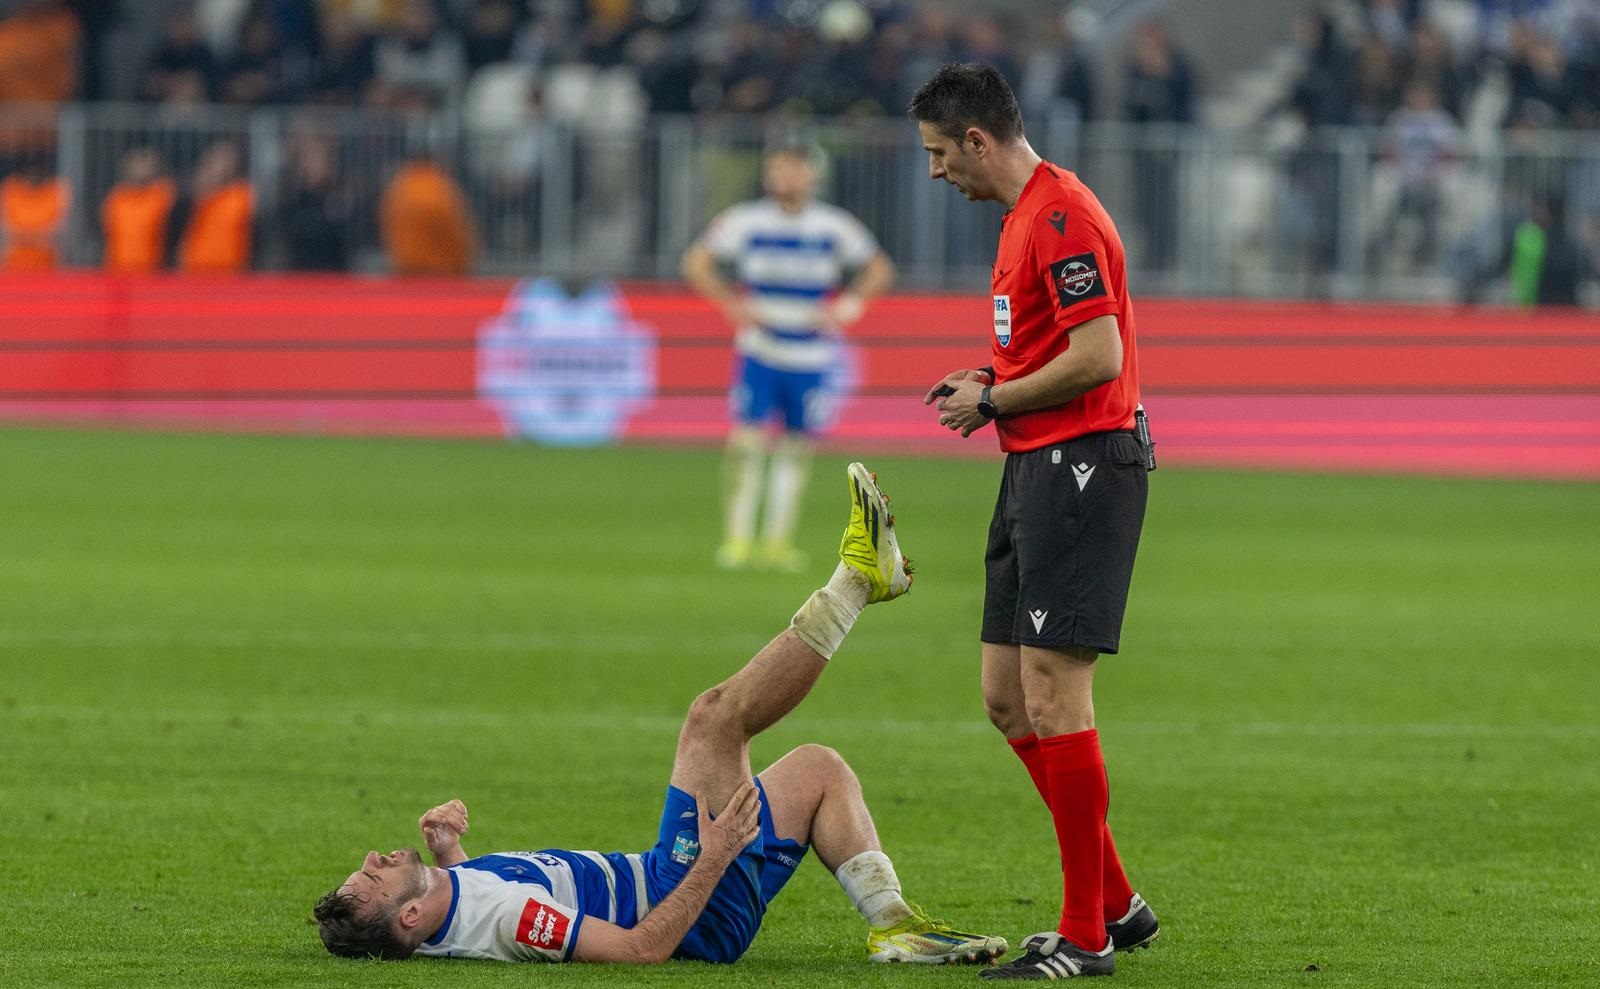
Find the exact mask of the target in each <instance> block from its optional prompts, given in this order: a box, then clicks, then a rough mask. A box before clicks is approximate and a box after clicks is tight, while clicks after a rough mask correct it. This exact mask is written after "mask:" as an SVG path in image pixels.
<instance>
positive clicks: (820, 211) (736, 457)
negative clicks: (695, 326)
mask: <svg viewBox="0 0 1600 989" xmlns="http://www.w3.org/2000/svg"><path fill="white" fill-rule="evenodd" d="M762 185H763V188H765V190H766V193H767V197H766V198H765V199H759V200H755V201H753V202H748V203H741V204H739V205H737V206H733V207H731V208H729V209H727V210H726V211H724V212H723V213H722V214H721V215H720V216H718V217H717V218H716V219H715V220H713V221H712V223H711V226H710V227H708V228H707V229H706V232H705V234H704V235H703V236H702V237H701V238H700V239H699V240H698V241H696V242H695V243H694V244H693V245H691V246H690V248H689V250H688V252H687V253H685V254H684V257H683V275H684V278H686V279H687V280H688V282H689V284H690V285H692V286H693V287H694V289H695V291H697V292H699V293H700V294H701V295H703V296H705V297H706V298H708V299H710V300H711V301H713V302H715V303H717V305H719V306H721V307H722V311H723V313H725V314H726V315H727V317H728V322H730V323H732V324H733V326H734V328H735V330H736V331H737V333H738V335H737V337H736V338H735V342H734V347H735V349H736V350H737V352H738V364H737V368H736V371H735V374H734V382H733V395H732V403H733V414H734V427H733V431H732V432H731V433H730V434H729V436H728V448H727V455H726V458H725V460H724V465H723V527H722V546H721V548H720V549H718V550H717V564H718V565H719V566H722V567H724V568H727V569H730V570H735V569H742V568H744V567H746V566H750V565H752V564H753V565H757V566H764V567H771V568H774V569H779V570H790V571H793V570H799V569H800V568H802V567H804V566H805V562H806V558H805V555H804V554H802V553H801V552H800V551H799V550H797V549H795V547H794V532H795V527H796V525H797V524H798V521H799V513H800V500H801V496H802V495H803V494H804V493H805V485H806V480H807V474H808V473H809V471H810V467H811V453H812V449H813V446H814V437H815V436H816V435H817V433H818V432H819V431H820V430H821V429H822V428H823V427H824V426H825V425H826V424H827V422H828V420H829V418H830V409H829V408H828V402H829V397H830V396H829V381H828V376H829V374H830V372H831V371H833V370H834V369H835V368H836V367H837V365H838V361H839V341H838V335H839V333H840V331H841V330H842V329H843V328H844V327H846V326H848V325H850V324H851V323H854V322H855V321H856V320H858V319H860V318H861V314H862V313H863V312H864V311H865V308H866V304H867V302H868V301H869V300H870V299H872V298H873V297H874V296H876V295H878V294H879V293H881V292H883V291H884V290H885V289H887V288H888V287H889V283H890V282H891V281H893V280H894V264H893V263H892V262H891V261H890V260H889V257H888V255H887V254H885V253H884V252H883V250H882V249H881V248H879V246H878V242H877V240H876V239H875V238H874V237H873V236H872V234H871V233H870V232H869V231H868V230H867V228H866V227H864V226H862V224H861V221H859V220H857V219H856V218H855V217H853V216H851V215H850V214H849V213H846V212H845V211H844V210H842V209H839V208H838V207H836V206H830V205H828V204H827V203H820V202H817V201H815V199H814V198H813V196H814V195H815V193H816V186H817V173H816V169H815V168H814V167H813V166H812V164H811V160H810V158H808V157H807V156H806V154H805V152H804V151H801V150H798V149H794V148H786V149H783V150H780V151H777V152H774V153H773V154H771V155H768V156H767V159H766V162H765V163H764V165H763V171H762ZM720 265H727V266H730V267H732V269H733V275H734V277H733V280H732V281H730V280H729V279H727V278H725V277H724V276H723V274H722V272H721V271H720V269H719V266H720ZM850 271H854V272H855V277H854V278H853V279H852V280H850V281H849V282H848V283H847V282H846V281H845V279H846V275H847V273H849V272H850ZM777 417H781V418H782V420H783V435H782V437H781V438H780V439H779V440H778V441H777V444H776V446H774V447H773V448H772V449H771V460H772V462H771V467H770V469H769V471H768V476H767V502H766V512H765V518H764V520H763V521H764V525H763V527H762V531H761V542H760V544H759V546H758V545H757V543H756V509H757V506H758V503H759V502H760V500H761V477H762V467H763V465H764V462H765V461H766V460H767V454H768V438H767V434H766V424H767V422H768V420H769V419H773V418H777Z"/></svg>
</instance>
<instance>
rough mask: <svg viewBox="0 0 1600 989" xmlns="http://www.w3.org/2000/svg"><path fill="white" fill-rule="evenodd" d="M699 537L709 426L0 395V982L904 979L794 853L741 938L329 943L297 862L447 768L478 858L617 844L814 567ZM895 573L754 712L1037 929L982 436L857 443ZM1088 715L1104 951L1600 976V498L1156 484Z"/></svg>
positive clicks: (1182, 960) (955, 876)
mask: <svg viewBox="0 0 1600 989" xmlns="http://www.w3.org/2000/svg"><path fill="white" fill-rule="evenodd" d="M843 464H844V461H843V460H842V459H840V458H837V457H824V458H821V459H820V460H819V462H818V466H817V478H818V480H817V483H816V484H814V485H813V487H812V489H811V492H810V494H809V497H808V501H807V504H806V510H805V528H804V533H803V536H804V539H803V543H804V545H805V546H807V547H809V548H811V549H813V550H814V552H815V556H814V560H815V562H814V563H813V566H812V568H811V572H809V573H807V574H804V575H798V576H772V575H738V576H735V575H728V574H723V573H718V572H716V571H715V570H713V569H712V568H711V566H710V560H711V553H712V549H713V546H714V542H715V538H716V533H717V509H716V506H715V500H716V490H717V483H716V472H717V458H716V455H715V454H714V453H711V452H708V451H698V452H686V451H668V450H655V449H623V450H608V451H598V452H559V451H550V450H543V449H538V448H533V447H527V446H510V445H499V444H478V443H433V442H402V441H387V440H349V439H302V438H270V437H238V436H232V437H219V436H172V435H158V434H139V433H103V432H98V433H97V432H74V431H42V430H11V431H7V432H4V433H0V813H3V815H4V832H5V837H4V838H3V839H0V848H3V852H0V894H3V895H0V911H3V919H0V985H4V986H15V987H18V989H32V987H40V986H75V987H76V986H83V987H95V986H105V987H117V989H137V987H144V986H184V987H220V986H229V987H234V986H298V985H306V986H311V985H315V986H339V987H342V986H375V987H376V986H383V987H397V986H400V987H403V986H448V987H463V989H474V987H484V986H512V985H516V986H525V985H529V984H532V983H534V982H535V981H549V982H551V983H554V984H560V985H582V986H631V985H673V986H682V985H693V986H730V987H746V986H749V987H755V986H762V987H765V986H778V985H781V986H785V987H807V986H845V985H850V986H854V985H870V986H916V987H925V986H931V985H940V986H945V985H950V986H953V985H972V984H973V983H974V980H975V978H976V973H975V972H974V971H973V970H971V969H958V968H948V969H938V970H910V969H907V968H880V967H876V966H868V965H867V964H866V963H865V962H864V961H863V960H862V959H861V954H862V945H863V936H862V935H863V928H862V926H861V924H860V922H859V921H858V920H857V919H856V917H855V915H854V912H853V911H852V910H851V908H850V906H849V904H848V902H847V901H846V900H845V899H844V897H843V895H842V894H841V893H839V891H838V889H837V885H836V884H835V883H834V881H833V880H832V878H831V877H830V876H828V875H826V874H825V872H824V870H822V869H821V868H820V867H818V866H817V865H816V864H815V861H814V859H813V860H811V861H809V862H808V863H807V865H805V866H804V867H803V868H802V870H801V872H800V873H799V875H797V876H796V878H795V880H794V881H793V883H792V884H791V885H790V887H789V889H788V890H787V891H786V892H785V893H784V895H783V896H781V897H780V898H779V900H778V901H777V902H776V904H775V905H774V908H773V910H772V911H771V913H769V915H768V919H767V923H766V924H765V926H764V928H763V930H762V933H761V935H760V936H759V937H758V938H757V940H756V943H755V945H754V947H753V948H752V950H751V951H750V953H749V954H748V955H747V956H746V957H745V959H744V960H742V961H741V962H740V963H739V964H737V965H734V966H728V967H711V966H705V965H690V964H683V963H674V964H672V965H668V966H664V967H660V968H656V969H648V970H646V969H637V968H606V967H586V966H563V967H549V968H539V969H535V968H532V967H528V966H501V965H495V964H483V963H462V962H456V963H452V962H436V961H428V960H418V961H413V962H408V963H404V964H398V965H394V964H379V963H356V962H347V961H340V960H335V959H331V958H329V957H327V956H326V955H325V954H324V953H323V951H322V949H321V946H320V944H319V943H318V942H317V940H316V936H315V931H314V930H313V929H312V928H310V927H308V926H307V925H306V919H307V917H308V916H309V913H310V905H311V902H312V901H313V900H314V899H315V898H316V897H317V896H318V895H319V894H321V893H322V892H324V891H325V890H327V889H328V888H330V887H331V886H332V885H333V884H334V883H335V882H336V881H337V880H338V879H339V878H340V877H342V876H344V875H345V874H346V873H347V872H348V871H350V869H351V868H353V867H354V865H355V863H356V862H357V861H358V859H359V857H360V856H361V855H362V854H363V853H364V852H365V851H366V850H367V849H368V848H379V849H385V850H386V849H388V848H391V847H395V846H402V845H414V844H418V843H419V842H418V839H417V837H416V832H415V821H416V818H417V816H418V814H420V813H421V811H422V810H423V809H425V808H426V807H428V806H429V805H431V804H434V803H437V802H440V801H443V800H445V799H448V798H450V797H460V798H462V799H463V800H465V801H466V803H467V805H468V807H469V808H471V811H472V822H473V830H472V833H471V835H470V836H469V840H468V842H467V848H468V851H469V852H487V851H494V850H503V849H507V848H541V847H552V846H553V847H577V848H599V849H623V850H633V849H638V848H642V847H644V846H645V845H646V844H647V843H648V841H649V840H650V838H651V837H652V835H653V829H654V824H655V819H656V815H657V813H658V811H659V807H660V798H661V793H662V788H663V787H664V785H665V782H666V778H667V773H668V768H669V763H670V759H671V753H672V744H673V739H674V737H675V734H676V729H677V725H678V721H679V718H680V717H681V715H682V712H683V711H684V709H685V707H686V706H687V704H688V702H689V700H690V699H691V698H692V697H693V696H694V695H695V693H696V692H698V691H699V690H701V689H703V688H704V687H706V686H708V685H709V684H711V683H712V682H714V681H715V680H716V679H718V678H720V677H722V676H724V675H726V674H727V673H728V672H730V671H732V670H733V669H735V668H736V667H737V666H738V665H739V664H740V663H742V662H743V661H744V660H745V659H746V658H747V657H748V656H749V655H750V654H751V653H752V652H753V651H754V650H755V649H757V648H758V647H759V646H760V645H761V644H762V643H763V642H764V641H766V639H767V638H768V637H769V636H770V635H771V634H773V633H775V632H776V631H777V630H779V629H781V628H782V627H783V626H784V625H785V623H786V622H787V620H788V617H789V615H790V614H791V613H792V611H793V609H794V608H795V607H796V606H797V605H798V604H799V603H800V601H801V600H802V599H803V598H804V596H805V595H806V594H807V593H808V592H809V591H810V590H811V589H812V588H813V587H814V586H816V584H817V583H818V582H819V580H820V579H821V578H822V577H823V575H824V574H825V573H827V571H828V570H829V565H828V562H827V560H828V556H829V554H830V553H831V551H832V549H833V548H834V547H835V546H836V545H837V538H838V535H837V534H838V531H839V528H840V525H841V523H842V521H843V518H844V513H845V505H846V496H845V487H844V484H843V483H842V477H841V475H842V467H843ZM873 466H875V467H876V468H877V470H878V471H879V474H880V476H881V478H882V480H883V483H884V485H885V487H886V489H887V490H888V491H890V493H891V494H893V495H894V496H895V507H896V509H897V511H898V512H899V515H900V525H901V531H902V533H903V539H904V541H905V544H906V547H907V550H908V552H909V553H910V554H911V555H912V556H914V557H916V558H917V559H918V561H919V563H920V564H921V572H920V576H919V578H918V581H917V585H916V589H915V592H914V593H913V594H912V595H911V596H910V597H908V598H907V599H905V600H903V601H899V602H896V603H894V604H891V605H888V606H884V607H881V608H873V609H872V610H870V611H868V613H867V614H866V615H865V617H864V618H863V620H862V621H861V623H860V624H859V625H858V626H857V631H856V632H855V633H854V634H853V635H852V636H851V638H850V639H849V640H847V642H846V644H845V647H844V649H843V650H842V651H841V652H840V654H839V655H838V656H837V657H836V658H835V660H834V662H833V663H832V666H831V668H830V669H829V670H828V671H827V673H826V674H825V675H824V677H823V679H822V681H821V682H820V684H819V685H818V688H817V690H816V691H815V693H814V694H813V695H812V696H811V697H810V698H809V699H808V700H807V701H806V702H805V703H804V704H803V705H802V706H801V707H800V708H799V710H797V711H796V712H795V713H794V715H793V716H791V717H790V719H789V720H788V721H786V722H785V723H783V724H782V725H780V726H779V727H778V728H777V729H775V730H774V731H772V732H771V733H770V734H769V735H768V736H764V737H763V738H761V739H760V740H759V741H758V743H757V745H756V756H757V760H758V765H761V764H764V763H765V762H766V761H770V760H771V759H773V758H775V757H776V756H778V755H779V754H781V753H782V752H784V751H786V750H787V749H788V748H789V747H791V746H794V745H796V744H800V743H802V742H808V741H816V742H823V743H827V744H830V745H833V746H835V747H836V748H838V749H839V750H840V751H842V752H843V753H844V754H845V756H846V757H847V758H848V759H849V760H850V761H851V762H852V763H853V764H854V765H855V767H856V769H857V771H858V772H859V773H860V775H861V777H862V780H863V782H864V784H865V787H866V792H867V796H868V799H869V801H870V802H871V804H872V806H873V808H874V810H875V812H876V815H877V819H878V824H879V827H880V830H881V832H882V836H883V839H884V842H885V845H886V847H887V849H888V851H889V853H890V854H891V855H892V856H893V857H894V858H895V860H896V862H897V864H898V867H899V871H900V875H901V877H902V879H903V880H904V881H905V884H906V887H907V891H908V894H909V895H910V896H911V897H912V898H913V899H915V900H918V901H920V902H922V903H923V904H924V905H925V906H927V907H928V908H930V909H931V910H932V911H933V912H934V913H936V914H938V915H942V916H945V917H947V918H950V919H952V920H954V921H957V922H959V923H960V924H961V925H963V926H967V927H970V928H976V929H983V930H993V931H996V932H999V933H1003V934H1005V935H1006V936H1008V937H1010V938H1011V939H1012V940H1013V942H1015V941H1016V940H1018V939H1020V938H1021V937H1023V936H1026V935H1027V934H1029V933H1031V932H1033V931H1036V930H1040V929H1043V928H1045V927H1048V926H1050V924H1051V922H1052V919H1053V917H1054V915H1055V913H1056V911H1057V909H1058V902H1059V901H1058V895H1059V888H1058V887H1059V873H1058V871H1057V866H1056V862H1055V851H1054V844H1053V838H1052V834H1051V831H1050V826H1049V822H1048V819H1047V817H1046V814H1045V812H1044V809H1043V807H1042V806H1041V805H1040V804H1039V802H1038V800H1037V798H1036V797H1035V796H1034V795H1033V793H1032V791H1031V789H1030V788H1029V785H1028V782H1027V779H1026V776H1025V775H1024V773H1023V770H1022V767H1021V766H1020V764H1018V763H1017V762H1016V760H1015V759H1014V758H1013V757H1012V756H1011V754H1010V753H1009V752H1008V751H1007V750H1006V749H1005V747H1004V746H1003V744H1002V743H1001V742H1000V739H999V737H998V736H997V735H996V734H995V733H994V732H993V731H992V729H990V728H989V727H988V725H987V723H986V722H985V720H984V716H983V712H982V706H981V703H980V700H979V695H978V675H977V645H976V641H975V629H976V627H977V623H978V610H979V599H980V593H981V569H980V559H981V554H982V549H983V537H984V531H985V526H986V524H987V518H988V510H989V508H990V506H991V505H992V503H993V497H994V489H995V485H996V483H997V478H998V465H997V464H996V463H994V462H988V461H985V462H948V461H932V460H915V459H882V460H880V461H878V462H876V463H874V464H873ZM1151 490H1152V499H1151V508H1150V514H1149V520H1148V523H1147V525H1146V529H1145V541H1144V546H1143V549H1142V552H1141V556H1140V560H1139V566H1138V571H1137V573H1136V574H1135V579H1134V591H1133V600H1132V605H1131V608H1130V615H1129V620H1128V624H1127V628H1126V629H1125V635H1124V648H1123V653H1122V655H1120V656H1117V657H1114V658H1110V659H1107V660H1106V661H1104V662H1103V665H1102V669H1101V673H1100V678H1099V679H1100V683H1099V689H1098V700H1099V721H1100V725H1101V732H1102V737H1103V739H1104V748H1105V751H1106V755H1107V758H1108V761H1109V763H1110V773H1111V782H1112V804H1111V820H1112V825H1113V827H1114V828H1115V831H1116V834H1117V837H1118V843H1119V845H1120V847H1121V850H1122V852H1123V855H1124V860H1125V861H1126V863H1127V864H1128V867H1129V871H1130V874H1131V876H1132V878H1133V881H1134V885H1135V888H1137V889H1139V890H1140V891H1141V892H1143V893H1144V894H1145V895H1146V896H1147V897H1148V898H1149V899H1150V901H1151V902H1152V903H1153V904H1154V906H1155V907H1156V909H1157V911H1158V912H1159V913H1160V915H1161V917H1162V920H1163V922H1164V926H1165V933H1164V935H1163V937H1162V938H1161V940H1160V941H1159V942H1158V943H1157V945H1156V947H1155V948H1154V950H1152V951H1148V952H1140V953H1139V954H1137V955H1135V956H1133V957H1131V958H1124V959H1120V960H1119V965H1118V971H1117V975H1116V980H1117V982H1118V983H1120V984H1124V985H1129V986H1184V987H1207V986H1216V987H1241V986H1244V987H1249V986H1275V987H1276V986H1290V987H1301V986H1316V987H1324V986H1325V987H1334V986H1405V987H1423V986H1441V987H1442V986H1460V985H1468V984H1493V985H1515V986H1594V985H1597V984H1600V927H1597V925H1596V922H1595V917H1596V914H1597V912H1600V911H1597V908H1600V839H1597V837H1596V836H1597V834H1600V830H1597V829H1600V824H1597V821H1600V700H1597V698H1600V604H1597V602H1600V562H1597V561H1600V555H1597V547H1600V491H1597V490H1596V489H1595V488H1594V487H1593V486H1583V485H1560V484H1536V483H1511V482H1487V481H1460V480H1438V479H1398V478H1375V477H1334V476H1315V475H1300V476H1287V475H1273V474H1232V473H1220V472H1203V471H1187V470H1180V469H1175V468H1170V467H1169V468H1167V469H1163V470H1162V471H1160V472H1158V473H1157V474H1155V475H1154V476H1153V477H1152V485H1151Z"/></svg>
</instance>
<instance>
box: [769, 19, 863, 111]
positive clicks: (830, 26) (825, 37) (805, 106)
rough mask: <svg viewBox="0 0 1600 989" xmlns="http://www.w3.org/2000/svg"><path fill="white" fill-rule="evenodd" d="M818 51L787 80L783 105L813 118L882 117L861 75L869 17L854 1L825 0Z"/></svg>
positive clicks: (819, 24) (819, 29) (813, 52)
mask: <svg viewBox="0 0 1600 989" xmlns="http://www.w3.org/2000/svg"><path fill="white" fill-rule="evenodd" d="M817 34H818V36H819V38H820V40H821V42H822V43H821V44H820V45H816V46H813V49H812V52H811V55H810V57H809V58H807V59H806V61H805V63H804V64H803V65H802V66H801V67H800V71H799V73H798V74H797V75H796V76H795V77H794V79H793V80H792V87H791V89H790V90H789V92H790V97H791V98H790V101H789V105H790V106H791V107H792V108H793V109H796V110H803V111H805V112H808V113H812V114H816V115H818V116H825V117H835V116H840V115H842V114H847V113H863V112H864V113H874V114H882V113H884V112H885V111H886V110H887V108H886V107H883V106H881V105H879V104H878V103H876V102H875V101H874V99H873V92H872V89H873V86H872V80H871V78H870V77H869V76H868V75H867V69H868V65H869V62H870V60H869V58H868V52H869V47H868V45H869V39H870V38H871V36H872V16H871V15H870V14H868V13H867V12H866V10H865V9H864V8H863V7H862V6H861V5H860V4H858V3H856V2H855V0H830V2H829V3H828V4H827V5H826V6H824V7H823V8H822V12H821V14H820V15H819V17H818V21H817Z"/></svg>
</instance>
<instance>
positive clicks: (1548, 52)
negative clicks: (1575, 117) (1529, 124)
mask: <svg viewBox="0 0 1600 989" xmlns="http://www.w3.org/2000/svg"><path fill="white" fill-rule="evenodd" d="M1510 68H1511V114H1512V115H1513V116H1515V115H1519V114H1524V113H1527V112H1530V105H1531V104H1539V105H1541V106H1543V107H1545V108H1547V109H1548V110H1549V111H1550V113H1551V116H1552V117H1554V119H1555V120H1556V121H1557V124H1556V125H1557V126H1558V127H1563V126H1566V125H1567V123H1568V122H1569V121H1570V119H1571V117H1572V112H1573V110H1574V108H1575V107H1576V106H1577V105H1578V102H1579V93H1578V91H1577V81H1578V80H1577V79H1576V78H1575V77H1574V75H1573V74H1572V73H1570V72H1569V71H1568V67H1567V56H1566V54H1565V53H1564V52H1563V51H1562V50H1561V46H1560V45H1559V44H1557V43H1556V42H1555V41H1554V40H1553V39H1551V38H1549V37H1546V36H1545V35H1543V34H1540V33H1539V32H1538V31H1537V30H1535V29H1534V27H1533V25H1531V24H1529V23H1527V22H1525V21H1519V22H1518V23H1517V24H1516V25H1515V26H1514V27H1513V30H1512V57H1511V66H1510ZM1533 112H1537V111H1533Z"/></svg>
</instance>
